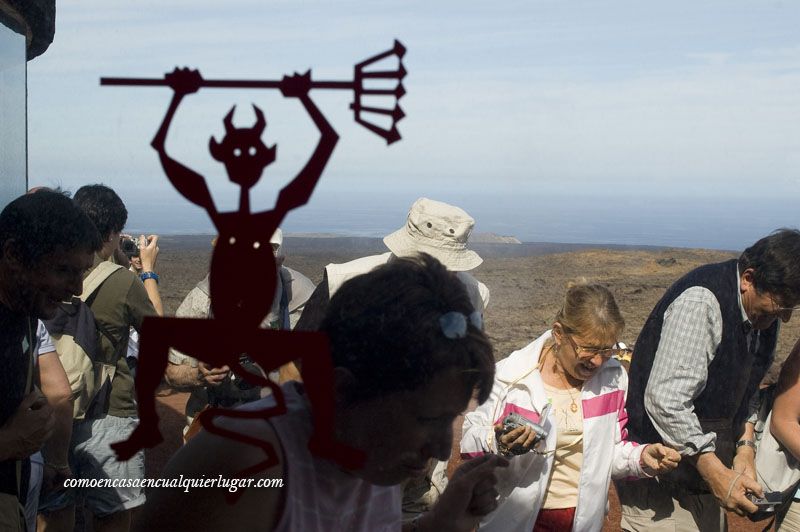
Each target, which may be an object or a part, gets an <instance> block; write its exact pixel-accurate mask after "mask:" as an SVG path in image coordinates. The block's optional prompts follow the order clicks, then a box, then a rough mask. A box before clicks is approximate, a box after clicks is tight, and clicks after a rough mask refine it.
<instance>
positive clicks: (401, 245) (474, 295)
mask: <svg viewBox="0 0 800 532" xmlns="http://www.w3.org/2000/svg"><path fill="white" fill-rule="evenodd" d="M474 227H475V220H474V219H473V218H472V217H471V216H470V215H469V214H467V213H466V212H465V211H464V210H463V209H460V208H458V207H456V206H454V205H449V204H447V203H444V202H441V201H435V200H432V199H428V198H419V199H418V200H417V201H415V202H414V204H413V205H411V209H410V210H409V212H408V216H407V218H406V223H405V225H404V226H403V227H401V228H400V229H398V230H397V231H395V232H393V233H391V234H389V235H387V236H386V237H385V238H384V239H383V243H384V244H385V245H386V247H387V248H389V252H387V253H383V254H381V255H372V256H369V257H362V258H360V259H355V260H352V261H350V262H346V263H344V264H328V265H327V266H326V267H325V273H324V275H323V279H322V282H321V283H320V284H319V285H318V286H317V288H316V290H314V293H313V294H312V295H311V298H310V299H309V300H308V302H307V303H306V306H305V309H304V310H303V313H302V314H301V316H300V320H299V321H298V323H297V329H298V330H306V331H309V330H317V328H318V326H319V324H320V323H321V321H322V318H323V317H324V316H325V313H326V311H327V308H328V304H329V302H330V299H331V297H333V294H334V293H336V291H337V290H338V289H339V287H341V286H342V285H343V284H344V283H345V282H346V281H348V280H350V279H352V278H353V277H357V276H359V275H362V274H364V273H368V272H370V271H372V270H374V269H375V268H377V267H378V266H382V265H383V264H386V263H388V262H390V261H392V260H393V259H394V258H396V257H412V256H416V255H418V254H420V253H427V254H428V255H431V256H432V257H434V258H436V259H437V260H439V262H441V263H442V264H443V265H444V266H445V267H446V268H447V269H448V270H450V271H452V272H455V273H456V275H457V277H458V278H459V280H460V281H461V282H462V283H463V284H464V286H465V287H466V288H467V293H468V294H469V298H470V302H471V303H472V306H473V308H474V309H475V310H477V311H478V312H480V313H481V314H483V311H484V310H486V307H487V305H488V304H489V288H488V287H487V286H486V285H485V284H483V283H481V282H480V281H478V280H477V279H476V278H475V277H473V276H472V274H470V273H468V271H469V270H472V269H474V268H476V267H478V266H479V265H480V264H481V263H482V262H483V259H482V258H481V257H480V256H479V255H478V254H477V253H475V252H474V251H472V250H471V249H468V248H467V242H468V241H469V237H470V234H471V233H472V229H473V228H474ZM287 373H288V372H287ZM446 487H447V461H439V460H432V461H431V463H430V464H429V465H428V470H427V472H426V474H425V475H422V476H420V477H416V478H413V479H410V480H409V481H407V482H406V483H405V484H404V486H403V518H404V519H405V520H411V519H413V518H415V517H418V516H419V515H421V514H422V513H424V512H426V511H428V510H429V509H430V508H431V507H432V506H433V504H434V503H435V502H436V501H437V499H438V497H439V494H441V493H442V492H443V491H444V489H445V488H446Z"/></svg>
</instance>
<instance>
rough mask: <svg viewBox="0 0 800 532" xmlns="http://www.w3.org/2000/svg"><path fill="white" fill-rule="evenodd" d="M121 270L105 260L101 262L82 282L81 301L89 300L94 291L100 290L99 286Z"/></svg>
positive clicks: (118, 266) (117, 265)
mask: <svg viewBox="0 0 800 532" xmlns="http://www.w3.org/2000/svg"><path fill="white" fill-rule="evenodd" d="M120 268H122V266H121V265H119V264H114V263H113V262H109V261H107V260H105V261H103V262H101V263H100V264H98V265H97V267H96V268H95V269H94V270H92V271H91V273H90V274H89V275H87V276H86V279H84V280H83V293H82V294H81V301H84V302H85V301H86V300H87V299H89V298H90V297H91V296H92V294H94V293H95V291H96V290H97V289H98V288H100V285H101V284H103V283H104V282H105V280H106V279H108V278H109V277H110V276H111V274H112V273H114V272H115V271H117V270H119V269H120Z"/></svg>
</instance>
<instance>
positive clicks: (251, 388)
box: [207, 354, 263, 408]
mask: <svg viewBox="0 0 800 532" xmlns="http://www.w3.org/2000/svg"><path fill="white" fill-rule="evenodd" d="M239 365H240V366H241V367H242V369H244V371H246V372H247V373H250V374H252V375H255V376H258V377H263V374H262V373H261V370H260V369H259V367H258V366H257V365H256V364H255V362H253V361H252V360H251V359H250V357H249V356H247V355H246V354H242V355H239ZM207 390H208V404H210V405H211V406H219V407H223V408H232V407H234V406H238V405H241V404H244V403H249V402H250V401H255V400H256V399H259V398H260V397H261V387H260V386H256V385H253V384H250V383H249V382H248V381H246V380H245V379H244V378H242V376H241V375H237V374H236V373H234V372H231V374H230V375H228V376H227V377H226V378H225V380H224V381H222V382H221V383H220V384H219V386H214V387H209V388H208V389H207Z"/></svg>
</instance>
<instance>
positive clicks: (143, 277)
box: [139, 272, 158, 284]
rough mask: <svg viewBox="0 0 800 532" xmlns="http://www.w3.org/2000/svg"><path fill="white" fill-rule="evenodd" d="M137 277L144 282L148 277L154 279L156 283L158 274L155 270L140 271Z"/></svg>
mask: <svg viewBox="0 0 800 532" xmlns="http://www.w3.org/2000/svg"><path fill="white" fill-rule="evenodd" d="M139 279H141V280H142V282H145V281H146V280H148V279H153V280H155V282H156V284H158V274H157V273H156V272H142V273H140V274H139Z"/></svg>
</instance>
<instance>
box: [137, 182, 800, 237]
mask: <svg viewBox="0 0 800 532" xmlns="http://www.w3.org/2000/svg"><path fill="white" fill-rule="evenodd" d="M432 197H434V198H435V199H441V200H442V201H447V202H448V203H452V204H454V205H458V206H460V207H462V208H463V209H464V210H466V211H467V212H468V213H469V214H470V215H471V216H472V217H473V218H475V220H476V227H475V232H476V233H493V234H497V235H501V236H513V237H515V238H517V239H519V240H520V241H522V242H548V243H567V244H596V245H603V244H610V245H629V246H666V247H681V248H707V249H719V250H741V249H744V248H745V247H747V246H749V245H750V244H752V243H753V242H755V241H756V240H758V239H759V238H761V237H762V236H765V235H767V234H769V233H770V232H772V231H774V230H775V229H778V228H780V227H797V226H798V225H800V223H799V221H800V220H799V218H800V217H799V216H798V206H797V201H796V200H795V199H793V198H779V199H770V200H766V198H747V199H740V198H733V199H724V200H718V201H715V200H711V199H708V198H664V197H660V198H659V197H654V198H646V199H645V198H634V197H607V198H603V197H597V196H594V197H581V196H567V195H552V194H551V195H547V200H546V201H534V199H533V198H530V197H525V196H524V195H520V196H499V195H495V196H494V197H492V196H486V195H483V196H481V195H476V194H470V195H463V196H460V197H459V196H456V195H452V194H451V195H450V197H445V198H442V197H441V195H438V196H432ZM415 199H416V196H415V195H413V194H412V195H409V194H407V193H406V194H403V195H395V196H393V197H381V198H376V197H374V196H373V197H372V198H369V199H366V198H359V197H358V195H357V194H354V195H343V196H341V197H338V198H336V201H332V200H330V199H326V198H321V199H320V200H319V201H314V200H312V201H311V202H310V203H309V204H308V205H306V206H304V207H302V208H300V209H297V210H296V211H293V212H291V213H290V214H289V216H288V217H287V218H286V220H285V221H284V223H283V224H282V229H283V231H284V232H285V233H286V234H301V235H307V234H326V235H336V236H345V237H383V236H385V235H387V234H389V233H391V232H392V231H395V230H396V229H398V228H399V227H401V226H402V225H403V224H404V223H405V217H406V214H407V212H408V208H409V207H410V205H411V203H413V201H414V200H415ZM126 203H128V210H129V213H130V214H129V219H128V225H127V227H126V231H128V232H130V233H137V234H138V233H157V234H161V235H199V234H214V233H215V230H214V227H213V225H212V224H211V222H210V220H209V219H208V216H207V215H206V213H205V212H204V211H202V210H201V209H199V208H197V207H194V206H192V205H190V204H188V202H183V203H179V202H175V203H173V204H171V205H166V204H161V205H159V204H158V203H156V202H153V201H150V202H149V203H145V204H141V203H138V202H135V201H129V200H126ZM220 209H221V210H222V208H220Z"/></svg>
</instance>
